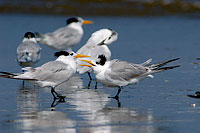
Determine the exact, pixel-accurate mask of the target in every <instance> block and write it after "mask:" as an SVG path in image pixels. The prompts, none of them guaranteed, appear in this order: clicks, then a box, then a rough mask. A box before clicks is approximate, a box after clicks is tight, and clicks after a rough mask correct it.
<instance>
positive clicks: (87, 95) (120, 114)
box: [67, 89, 154, 133]
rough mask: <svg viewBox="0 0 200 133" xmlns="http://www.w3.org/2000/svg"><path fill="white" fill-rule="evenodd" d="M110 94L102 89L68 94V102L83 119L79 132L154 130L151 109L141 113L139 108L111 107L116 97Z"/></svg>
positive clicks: (109, 132) (149, 132)
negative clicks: (110, 103) (111, 96)
mask: <svg viewBox="0 0 200 133" xmlns="http://www.w3.org/2000/svg"><path fill="white" fill-rule="evenodd" d="M108 96H109V94H105V93H104V92H102V91H100V90H90V89H89V90H88V89H82V90H79V91H76V92H75V93H73V94H70V95H68V96H67V97H68V98H69V99H68V100H67V103H69V104H70V105H73V107H74V108H73V109H74V110H75V111H78V112H79V113H80V115H79V117H81V118H82V119H83V120H82V121H78V122H77V125H78V126H80V129H79V132H91V133H96V132H98V133H99V132H103V133H112V132H133V131H138V132H140V131H142V132H148V133H152V132H154V128H153V126H152V125H151V123H153V121H154V119H153V115H152V112H151V111H149V112H147V113H140V112H138V111H137V109H128V108H119V107H110V105H109V102H110V100H114V99H110V98H108ZM116 106H117V105H116ZM136 123H137V125H135V124H136ZM140 123H147V125H145V126H144V125H143V124H141V125H140ZM125 127H127V129H126V130H124V128H125Z"/></svg>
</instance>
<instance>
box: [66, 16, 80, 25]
mask: <svg viewBox="0 0 200 133" xmlns="http://www.w3.org/2000/svg"><path fill="white" fill-rule="evenodd" d="M78 21H79V20H78V19H77V18H75V17H73V18H69V19H67V25H68V24H71V23H73V22H78Z"/></svg>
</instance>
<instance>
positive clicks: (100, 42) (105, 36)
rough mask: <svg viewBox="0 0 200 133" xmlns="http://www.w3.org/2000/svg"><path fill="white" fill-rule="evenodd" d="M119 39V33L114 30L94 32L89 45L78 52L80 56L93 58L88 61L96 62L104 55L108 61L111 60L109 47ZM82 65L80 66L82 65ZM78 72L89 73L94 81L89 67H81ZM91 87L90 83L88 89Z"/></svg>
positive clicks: (88, 42)
mask: <svg viewBox="0 0 200 133" xmlns="http://www.w3.org/2000/svg"><path fill="white" fill-rule="evenodd" d="M117 38H118V33H117V32H115V31H114V30H112V29H100V30H98V31H96V32H94V33H93V34H92V35H91V37H90V38H89V39H88V41H87V43H86V44H85V45H83V46H82V47H81V48H80V49H79V50H78V51H77V53H78V54H85V55H89V56H91V57H90V58H88V59H86V58H85V59H86V60H94V61H95V60H96V59H97V58H98V56H99V55H104V56H105V58H106V60H110V57H111V51H110V50H109V48H108V46H107V45H109V44H111V43H112V42H114V41H116V40H117ZM78 63H80V62H78ZM81 63H82V62H81ZM81 63H80V64H81ZM77 71H78V72H79V73H80V74H82V73H86V72H87V73H88V75H89V78H90V81H91V80H92V78H91V76H90V72H91V71H92V69H91V68H89V67H80V66H78V68H77ZM89 86H90V82H89V85H88V87H89Z"/></svg>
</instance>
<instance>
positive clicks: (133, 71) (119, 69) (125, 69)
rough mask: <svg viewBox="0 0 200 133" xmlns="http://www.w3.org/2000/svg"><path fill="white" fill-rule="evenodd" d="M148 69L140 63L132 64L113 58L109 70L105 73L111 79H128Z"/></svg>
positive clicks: (140, 74)
mask: <svg viewBox="0 0 200 133" xmlns="http://www.w3.org/2000/svg"><path fill="white" fill-rule="evenodd" d="M147 72H148V69H147V68H146V67H144V66H143V65H140V64H132V63H129V62H125V61H120V60H113V61H112V64H111V66H110V71H107V72H106V73H105V74H106V75H107V76H109V77H110V78H111V79H113V80H126V81H127V80H130V79H133V78H136V77H139V76H142V75H144V74H146V73H147Z"/></svg>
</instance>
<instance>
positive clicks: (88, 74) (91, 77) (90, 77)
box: [88, 72, 92, 80]
mask: <svg viewBox="0 0 200 133" xmlns="http://www.w3.org/2000/svg"><path fill="white" fill-rule="evenodd" d="M88 76H89V78H90V80H92V77H91V75H90V73H89V72H88Z"/></svg>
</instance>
